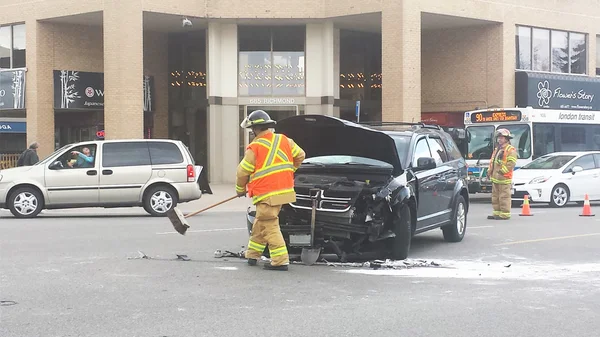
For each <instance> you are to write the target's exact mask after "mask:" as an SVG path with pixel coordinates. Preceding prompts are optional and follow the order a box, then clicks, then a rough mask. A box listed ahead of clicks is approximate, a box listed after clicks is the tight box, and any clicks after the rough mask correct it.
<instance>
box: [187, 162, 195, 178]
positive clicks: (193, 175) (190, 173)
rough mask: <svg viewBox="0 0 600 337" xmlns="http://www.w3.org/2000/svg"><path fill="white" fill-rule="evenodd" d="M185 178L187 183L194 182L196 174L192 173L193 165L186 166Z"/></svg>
mask: <svg viewBox="0 0 600 337" xmlns="http://www.w3.org/2000/svg"><path fill="white" fill-rule="evenodd" d="M187 178H188V180H187V181H188V182H193V181H196V172H195V171H194V165H188V166H187Z"/></svg>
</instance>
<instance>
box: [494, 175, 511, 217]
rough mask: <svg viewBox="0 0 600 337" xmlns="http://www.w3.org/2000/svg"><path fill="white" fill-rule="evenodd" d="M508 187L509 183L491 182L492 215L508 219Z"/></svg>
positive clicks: (509, 205)
mask: <svg viewBox="0 0 600 337" xmlns="http://www.w3.org/2000/svg"><path fill="white" fill-rule="evenodd" d="M510 189H511V184H496V183H492V208H493V210H494V212H493V215H494V216H497V217H500V218H503V219H510V208H511V200H510V195H511V193H510Z"/></svg>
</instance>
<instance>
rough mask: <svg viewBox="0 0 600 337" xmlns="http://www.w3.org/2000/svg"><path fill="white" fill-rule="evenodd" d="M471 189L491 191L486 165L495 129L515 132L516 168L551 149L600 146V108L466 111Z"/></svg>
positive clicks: (584, 149)
mask: <svg viewBox="0 0 600 337" xmlns="http://www.w3.org/2000/svg"><path fill="white" fill-rule="evenodd" d="M464 124H465V133H466V143H467V146H466V151H465V153H464V156H465V159H466V161H467V164H468V165H469V178H468V179H469V192H470V193H491V191H492V184H491V182H490V181H489V179H488V178H487V168H488V164H489V162H490V157H491V155H492V151H493V149H494V148H493V146H494V144H495V139H494V134H495V131H496V130H498V129H501V128H505V129H508V130H510V132H511V133H512V134H513V137H514V138H513V139H512V140H511V144H512V145H513V146H514V147H515V148H516V149H517V151H518V159H517V164H516V166H515V169H518V168H519V167H521V166H523V165H525V164H527V163H529V162H531V161H532V160H534V159H536V158H538V157H539V156H543V155H545V154H548V153H553V152H560V151H593V150H600V111H585V110H550V109H533V108H532V107H526V108H507V109H482V110H474V111H467V112H465V114H464Z"/></svg>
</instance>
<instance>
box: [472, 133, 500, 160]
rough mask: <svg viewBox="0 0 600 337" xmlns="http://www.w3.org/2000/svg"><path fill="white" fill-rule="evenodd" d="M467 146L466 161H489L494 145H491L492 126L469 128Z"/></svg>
mask: <svg viewBox="0 0 600 337" xmlns="http://www.w3.org/2000/svg"><path fill="white" fill-rule="evenodd" d="M467 130H468V132H469V137H470V138H468V139H469V144H468V145H467V159H490V157H491V156H492V151H493V150H494V147H493V146H494V145H493V144H492V141H493V135H494V126H493V125H489V126H469V127H468V128H467Z"/></svg>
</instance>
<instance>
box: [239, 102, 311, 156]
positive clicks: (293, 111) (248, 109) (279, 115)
mask: <svg viewBox="0 0 600 337" xmlns="http://www.w3.org/2000/svg"><path fill="white" fill-rule="evenodd" d="M254 110H264V111H265V112H266V113H268V114H269V116H271V119H273V120H274V121H280V120H282V119H284V118H287V117H292V116H296V115H298V114H299V112H300V109H299V107H298V105H267V106H260V105H245V106H240V123H242V121H243V120H244V118H246V116H248V114H250V113H252V111H254ZM238 125H239V124H238ZM251 141H252V139H251V136H250V129H241V128H240V154H239V156H240V160H242V158H244V153H245V152H246V151H245V149H246V146H248V144H249V143H250V142H251Z"/></svg>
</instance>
